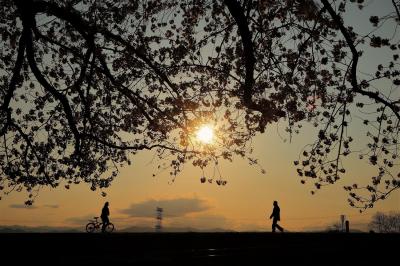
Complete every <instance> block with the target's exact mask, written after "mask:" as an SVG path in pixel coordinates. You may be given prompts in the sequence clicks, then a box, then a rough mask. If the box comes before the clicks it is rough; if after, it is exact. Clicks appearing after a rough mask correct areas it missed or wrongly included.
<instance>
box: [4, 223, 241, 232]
mask: <svg viewBox="0 0 400 266" xmlns="http://www.w3.org/2000/svg"><path fill="white" fill-rule="evenodd" d="M84 231H85V229H84V228H81V227H55V226H37V227H34V226H21V225H11V226H0V233H82V232H84ZM116 232H120V233H152V232H155V229H154V228H152V227H140V226H130V227H126V228H121V229H118V228H116ZM162 232H168V233H170V232H171V233H172V232H176V233H179V232H233V231H232V230H226V229H222V228H212V229H198V228H192V227H165V228H163V229H162Z"/></svg>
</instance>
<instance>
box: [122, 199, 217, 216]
mask: <svg viewBox="0 0 400 266" xmlns="http://www.w3.org/2000/svg"><path fill="white" fill-rule="evenodd" d="M157 207H160V208H163V210H164V211H163V215H164V217H182V216H185V215H187V214H190V213H197V212H202V211H206V210H209V209H210V208H211V207H210V206H209V205H208V204H207V202H206V201H205V200H203V199H199V198H176V199H163V200H147V201H143V202H139V203H134V204H131V206H130V207H129V208H127V209H123V210H120V212H121V213H123V214H127V215H129V216H131V217H155V216H156V208H157Z"/></svg>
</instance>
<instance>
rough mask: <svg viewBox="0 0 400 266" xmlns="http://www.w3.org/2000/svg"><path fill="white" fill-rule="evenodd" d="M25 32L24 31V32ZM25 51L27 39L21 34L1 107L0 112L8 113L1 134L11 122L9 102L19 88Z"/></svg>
mask: <svg viewBox="0 0 400 266" xmlns="http://www.w3.org/2000/svg"><path fill="white" fill-rule="evenodd" d="M22 34H24V33H22ZM24 53H25V40H24V37H23V36H21V37H20V39H19V45H18V55H17V60H16V62H15V66H14V70H13V75H12V77H11V80H10V83H9V84H8V90H7V94H6V95H5V97H4V102H3V105H2V106H1V108H0V112H4V113H5V114H6V121H4V125H2V126H3V127H2V128H1V130H0V136H2V135H4V134H6V132H7V129H8V126H9V125H10V123H11V110H10V108H9V104H10V102H11V99H12V97H13V96H14V91H15V89H16V88H17V82H18V79H19V78H20V72H21V69H22V64H23V62H24Z"/></svg>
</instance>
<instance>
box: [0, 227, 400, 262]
mask: <svg viewBox="0 0 400 266" xmlns="http://www.w3.org/2000/svg"><path fill="white" fill-rule="evenodd" d="M399 254H400V234H397V235H395V234H384V235H383V234H355V233H354V234H334V233H326V234H322V233H321V234H319V233H284V234H278V233H277V234H271V233H158V234H156V233H113V234H106V235H102V234H83V233H82V234H80V233H76V234H74V233H70V234H58V233H54V234H38V233H36V234H0V255H1V256H0V265H44V264H51V265H110V266H111V265H150V264H153V265H154V264H156V265H221V266H222V265H354V266H356V265H398V264H397V263H398V262H399ZM4 262H9V263H12V264H9V263H7V264H5V263H4Z"/></svg>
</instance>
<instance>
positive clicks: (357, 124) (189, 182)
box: [0, 0, 400, 231]
mask: <svg viewBox="0 0 400 266" xmlns="http://www.w3.org/2000/svg"><path fill="white" fill-rule="evenodd" d="M367 2H368V3H369V5H368V6H367V7H366V8H365V9H364V10H363V11H359V10H358V9H355V8H350V10H349V11H348V13H347V17H345V24H346V25H353V26H354V27H355V29H356V31H357V32H364V33H365V32H368V30H369V29H370V27H369V26H370V23H369V22H368V19H369V17H370V15H372V14H374V15H379V14H387V13H388V12H390V11H391V10H392V6H391V1H390V0H385V1H377V0H376V1H367ZM389 26H390V25H389ZM385 29H386V28H385ZM387 30H389V32H392V31H393V25H392V26H391V27H387ZM394 34H395V36H397V37H396V38H399V33H398V32H397V33H394ZM379 60H383V61H385V53H384V52H381V50H379V49H378V50H370V49H368V50H366V51H365V55H364V57H363V58H362V60H361V62H360V65H361V69H363V70H365V71H366V72H370V73H374V70H373V69H374V68H375V66H376V64H378V61H379ZM368 62H374V65H370V64H368ZM384 85H385V84H382V86H384ZM395 93H397V95H398V97H400V92H399V91H396V92H395ZM355 120H356V119H355ZM361 124H362V121H354V124H353V125H352V126H351V128H350V129H349V132H350V134H349V135H352V136H353V138H354V139H355V140H356V141H357V142H356V145H359V146H360V147H362V146H363V145H365V139H364V138H365V132H364V131H363V130H364V129H365V128H363V127H362V126H361ZM285 126H286V124H285V121H282V122H280V123H278V124H271V125H269V126H268V128H267V130H266V132H265V133H264V134H261V135H258V136H257V137H256V138H255V139H254V142H253V146H254V153H253V157H255V158H257V159H258V160H259V166H251V165H249V164H248V162H247V161H246V160H244V159H241V158H234V161H233V162H232V163H230V162H222V163H221V164H220V165H219V171H220V172H221V175H222V177H223V178H224V180H226V181H227V184H226V185H225V186H218V185H217V184H215V182H214V183H213V184H209V183H208V182H205V183H201V182H200V178H201V177H202V176H203V173H202V172H201V170H200V169H199V168H195V167H193V166H191V165H189V164H188V165H186V166H185V168H184V170H183V172H182V173H181V174H179V175H178V176H177V177H176V178H175V179H174V180H173V179H172V178H171V176H170V175H169V171H168V170H165V171H163V172H160V173H158V172H157V166H158V164H159V161H157V159H155V158H154V153H153V152H151V151H146V152H141V153H139V154H137V155H134V156H132V157H131V159H132V162H133V163H132V165H130V166H125V167H124V168H121V169H120V173H119V175H118V177H117V178H116V179H115V180H114V182H113V183H112V185H111V187H110V188H108V189H107V190H105V192H107V196H106V197H102V196H101V195H100V194H101V193H100V191H95V192H93V191H91V190H90V186H89V185H87V184H80V185H72V186H71V188H70V189H69V190H66V189H64V187H63V186H60V187H59V188H57V189H49V188H43V189H42V190H41V191H40V192H39V194H38V196H37V197H36V200H35V203H34V205H33V206H31V207H26V206H25V205H24V201H25V200H26V194H23V193H18V192H13V193H11V194H10V195H7V196H5V197H3V198H2V200H1V201H0V213H1V215H0V225H25V226H55V227H59V226H68V227H80V228H82V230H83V229H84V226H85V224H86V223H87V220H88V219H89V218H92V217H93V216H100V212H101V208H102V207H103V204H104V202H105V201H109V202H110V220H111V222H113V223H114V224H115V226H116V228H117V230H118V229H122V228H126V227H130V226H138V227H151V228H154V226H155V224H156V219H155V217H156V207H162V208H163V209H164V220H163V226H164V227H192V228H199V229H214V228H222V229H228V230H237V231H254V230H257V231H270V230H271V222H272V221H271V220H270V219H269V215H270V214H271V212H272V203H273V201H274V200H277V201H278V202H279V206H280V208H281V222H280V224H281V225H282V226H283V227H284V228H285V229H287V230H288V231H308V230H324V229H326V228H327V227H328V226H330V225H332V224H334V223H337V222H339V216H340V215H342V214H344V215H346V217H347V219H348V220H349V221H350V227H351V228H353V229H360V230H367V224H368V222H369V221H370V219H371V216H372V215H373V214H375V213H376V212H378V211H380V212H391V211H400V193H399V191H395V192H394V193H392V194H391V195H390V197H389V198H388V199H386V200H384V201H379V202H378V203H376V205H375V207H374V208H373V209H368V210H366V211H365V212H364V213H362V214H360V213H359V211H358V209H355V208H351V207H350V206H349V205H348V203H347V196H348V194H347V192H346V191H344V190H343V186H344V185H352V184H353V183H359V184H366V183H368V182H370V177H371V175H373V174H371V173H373V172H372V169H373V168H372V167H370V166H369V165H367V164H365V161H360V160H358V159H357V158H354V157H356V156H354V157H351V156H350V158H348V159H347V160H345V161H344V164H345V166H346V167H347V172H346V174H345V177H344V178H342V179H341V180H339V181H338V182H337V183H336V184H334V185H332V186H327V187H323V188H322V189H321V190H319V191H317V193H316V194H315V195H311V193H310V191H311V189H313V187H312V186H311V184H308V185H302V184H300V179H299V177H298V176H297V173H296V167H295V166H294V165H293V161H295V160H298V157H299V154H300V153H301V152H302V148H303V147H304V146H305V145H307V144H309V143H312V142H313V141H314V139H315V137H316V136H317V131H316V129H314V128H312V126H310V125H307V124H304V126H303V128H302V131H301V132H300V134H299V135H294V136H293V137H292V139H291V141H290V140H289V136H288V135H287V133H286V132H285ZM363 140H364V142H363ZM396 167H397V169H396V171H394V172H399V171H400V167H399V165H397V166H396ZM261 168H263V169H265V171H266V173H265V174H263V173H262V172H261ZM213 171H214V169H213V167H211V166H210V167H209V168H207V169H206V171H205V172H204V175H205V177H210V176H212V175H213ZM154 173H157V175H156V176H153V174H154Z"/></svg>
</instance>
